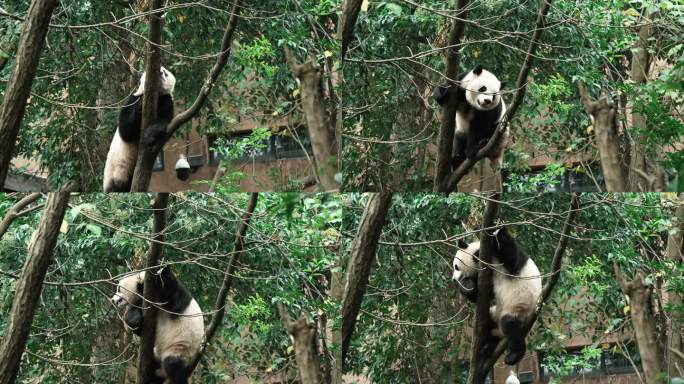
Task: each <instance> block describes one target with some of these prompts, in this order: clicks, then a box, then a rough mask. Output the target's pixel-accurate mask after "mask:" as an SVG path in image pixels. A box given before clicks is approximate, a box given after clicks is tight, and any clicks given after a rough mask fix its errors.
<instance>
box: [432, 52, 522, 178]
mask: <svg viewBox="0 0 684 384" xmlns="http://www.w3.org/2000/svg"><path fill="white" fill-rule="evenodd" d="M457 80H458V81H459V84H458V85H454V86H451V87H447V86H438V87H435V88H434V89H433V92H432V96H433V97H434V99H435V100H436V101H437V103H438V104H439V105H444V104H446V103H447V102H449V100H450V98H452V97H455V98H456V99H457V101H456V103H457V109H456V131H455V134H454V147H453V148H454V149H453V154H452V155H453V157H452V159H451V166H452V168H456V167H458V165H459V164H460V163H461V162H463V160H465V159H466V158H473V157H475V155H476V154H477V152H478V151H479V150H480V149H481V148H482V147H484V146H485V145H486V144H487V142H489V139H490V138H491V137H492V135H494V132H495V131H496V127H497V125H498V123H499V121H501V119H502V118H503V116H504V114H505V113H506V103H504V101H503V98H502V97H501V94H500V93H499V92H500V91H501V89H502V88H503V87H504V85H505V83H502V82H501V81H499V79H498V78H497V77H496V76H495V75H494V74H492V73H491V72H489V71H487V70H485V69H483V68H482V66H481V65H477V66H476V67H475V68H473V69H472V70H471V71H468V72H463V73H461V74H459V75H458V79H457ZM508 135H509V131H508V127H506V131H505V132H504V133H503V135H502V137H501V139H500V140H499V142H498V143H497V145H496V146H495V147H494V148H492V150H491V152H490V153H489V154H488V156H487V157H489V160H490V162H491V165H492V167H494V168H497V169H500V168H501V165H502V164H503V152H504V147H505V146H506V141H507V140H508Z"/></svg>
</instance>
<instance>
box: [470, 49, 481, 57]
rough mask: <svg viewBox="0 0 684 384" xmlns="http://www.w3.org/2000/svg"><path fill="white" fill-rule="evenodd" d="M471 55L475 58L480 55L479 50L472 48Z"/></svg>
mask: <svg viewBox="0 0 684 384" xmlns="http://www.w3.org/2000/svg"><path fill="white" fill-rule="evenodd" d="M472 55H473V59H477V58H478V57H479V56H480V51H478V50H477V49H473V52H472Z"/></svg>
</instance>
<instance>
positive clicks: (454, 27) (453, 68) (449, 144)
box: [432, 0, 468, 192]
mask: <svg viewBox="0 0 684 384" xmlns="http://www.w3.org/2000/svg"><path fill="white" fill-rule="evenodd" d="M467 17H468V0H458V1H457V5H456V16H455V17H454V19H453V22H452V24H451V31H450V32H449V41H448V42H447V44H448V45H449V46H450V47H452V48H450V49H449V50H448V51H447V57H446V63H445V64H444V65H445V67H444V75H445V76H446V78H447V81H449V80H455V79H456V76H457V75H458V71H459V66H460V62H461V56H460V49H461V47H460V44H461V39H462V38H463V32H464V31H465V22H466V18H467ZM457 107H458V106H457V105H456V98H455V97H450V98H449V101H448V102H447V103H446V104H444V106H443V107H442V115H441V116H440V123H441V128H440V130H439V140H438V147H437V164H436V165H435V176H434V179H433V187H432V190H433V191H434V192H444V191H445V188H446V185H445V183H446V179H447V177H448V176H449V172H450V171H451V156H452V155H453V148H454V133H455V131H456V108H457Z"/></svg>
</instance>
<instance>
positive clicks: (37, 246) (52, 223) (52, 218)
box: [0, 192, 69, 384]
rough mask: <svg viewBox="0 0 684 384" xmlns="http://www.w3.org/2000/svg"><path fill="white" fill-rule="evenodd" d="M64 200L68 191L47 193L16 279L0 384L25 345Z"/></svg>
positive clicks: (0, 350) (14, 370) (0, 349)
mask: <svg viewBox="0 0 684 384" xmlns="http://www.w3.org/2000/svg"><path fill="white" fill-rule="evenodd" d="M68 202H69V193H68V192H58V193H50V194H48V198H47V202H46V204H45V209H44V211H43V216H42V217H41V219H40V224H39V225H38V229H37V230H36V235H35V236H34V239H33V240H31V243H30V245H29V248H28V257H27V258H26V262H25V263H24V267H23V269H22V271H21V277H20V278H19V281H17V285H16V291H15V292H16V294H15V295H14V300H13V302H12V309H11V311H10V313H9V324H8V326H7V329H6V331H5V334H4V336H3V338H2V341H0V384H12V383H14V382H15V380H16V377H17V374H18V373H19V365H20V363H21V356H22V355H23V353H24V349H25V348H26V342H27V340H28V336H29V331H30V330H31V322H32V321H33V315H34V314H35V311H36V307H37V306H38V300H39V299H40V292H41V290H42V288H43V280H44V279H45V275H46V273H47V269H48V267H49V266H50V262H51V260H52V254H53V251H54V248H55V244H57V236H58V235H59V229H60V228H61V226H62V220H64V213H65V212H66V209H67V204H68Z"/></svg>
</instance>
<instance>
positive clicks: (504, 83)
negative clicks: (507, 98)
mask: <svg viewBox="0 0 684 384" xmlns="http://www.w3.org/2000/svg"><path fill="white" fill-rule="evenodd" d="M506 85H508V84H507V83H506V82H505V81H502V82H501V85H500V86H499V90H502V89H504V88H506Z"/></svg>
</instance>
